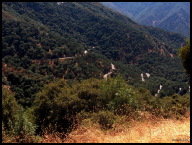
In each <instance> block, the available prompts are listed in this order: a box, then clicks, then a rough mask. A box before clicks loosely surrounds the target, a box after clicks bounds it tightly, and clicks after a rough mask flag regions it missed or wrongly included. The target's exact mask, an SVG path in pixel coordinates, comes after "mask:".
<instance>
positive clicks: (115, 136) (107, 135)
mask: <svg viewBox="0 0 192 145" xmlns="http://www.w3.org/2000/svg"><path fill="white" fill-rule="evenodd" d="M42 142H49V143H53V142H55V143H56V142H65V143H189V142H190V118H185V119H183V120H171V119H162V120H160V121H156V120H149V121H143V122H134V124H133V126H132V127H126V126H122V125H119V126H116V127H115V128H113V129H112V130H108V131H102V130H101V129H100V128H99V127H94V126H83V125H81V126H80V127H79V128H78V129H76V130H75V131H73V132H71V133H70V134H69V135H68V137H67V138H66V139H65V140H64V141H62V140H60V139H59V138H55V137H53V136H49V135H48V136H45V138H44V139H43V141H42Z"/></svg>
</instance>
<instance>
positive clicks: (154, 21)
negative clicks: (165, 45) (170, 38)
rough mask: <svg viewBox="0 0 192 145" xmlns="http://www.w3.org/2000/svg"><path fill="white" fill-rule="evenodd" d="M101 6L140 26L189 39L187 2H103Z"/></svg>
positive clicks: (188, 6)
mask: <svg viewBox="0 0 192 145" xmlns="http://www.w3.org/2000/svg"><path fill="white" fill-rule="evenodd" d="M103 4H104V5H105V6H107V7H109V8H112V9H114V10H116V11H118V12H121V13H122V14H125V15H127V16H129V17H131V18H132V19H133V20H135V21H137V22H139V23H140V24H143V25H148V26H154V27H159V28H163V29H165V30H168V31H171V32H177V33H181V34H183V35H185V36H187V37H190V3H189V2H103Z"/></svg>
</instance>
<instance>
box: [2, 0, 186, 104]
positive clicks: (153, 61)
mask: <svg viewBox="0 0 192 145" xmlns="http://www.w3.org/2000/svg"><path fill="white" fill-rule="evenodd" d="M184 43H185V37H183V36H182V35H179V34H175V33H171V32H166V31H163V30H161V29H156V28H153V27H145V26H142V25H139V24H137V23H136V22H134V21H132V20H131V19H130V18H127V17H126V16H124V15H121V14H119V13H116V12H114V11H112V10H110V9H108V8H106V7H104V6H103V5H102V4H100V3H95V2H64V3H56V2H4V3H3V4H2V63H3V69H2V71H3V76H2V80H3V83H4V85H11V89H12V90H13V91H14V92H16V93H17V94H16V98H17V99H18V100H20V103H21V104H25V105H29V104H30V103H31V102H32V100H33V99H34V93H35V92H37V91H38V89H39V88H40V84H41V85H43V84H45V83H47V82H49V81H53V80H55V79H58V78H59V79H61V78H62V79H67V80H71V81H72V80H77V81H81V80H83V79H87V78H91V77H95V78H103V75H104V74H107V73H108V72H109V71H110V70H111V63H113V64H114V65H115V67H116V70H115V71H114V73H113V74H112V75H116V74H117V73H120V74H122V75H123V76H124V77H125V78H126V79H127V80H128V82H129V83H130V84H131V85H135V86H137V87H145V88H148V89H149V90H151V92H152V94H155V93H156V91H157V89H158V87H159V84H160V83H163V85H164V86H165V87H164V88H165V89H164V92H163V91H162V94H161V96H165V95H170V94H173V93H175V92H177V91H178V88H179V87H181V86H182V87H183V88H184V87H186V83H185V82H186V80H187V79H186V75H185V72H184V69H183V66H182V64H181V62H180V60H179V58H178V57H177V50H178V48H180V47H181V45H182V44H184ZM85 52H87V53H85ZM141 73H150V74H151V76H152V77H151V78H150V79H148V80H146V82H142V80H141ZM40 82H41V83H40ZM166 86H167V87H166ZM185 90H186V89H185ZM25 97H27V98H28V99H26V98H25ZM29 98H30V99H29Z"/></svg>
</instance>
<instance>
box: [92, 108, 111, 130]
mask: <svg viewBox="0 0 192 145" xmlns="http://www.w3.org/2000/svg"><path fill="white" fill-rule="evenodd" d="M92 121H93V122H95V123H98V124H99V125H100V127H101V128H102V129H110V128H112V126H113V124H114V122H115V115H114V113H113V112H111V111H107V110H102V111H99V112H98V113H95V114H94V115H93V118H92Z"/></svg>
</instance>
